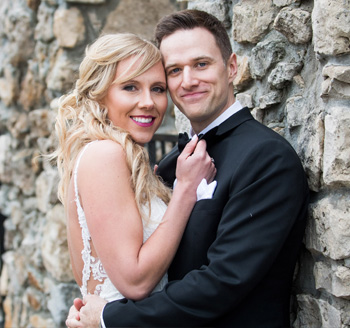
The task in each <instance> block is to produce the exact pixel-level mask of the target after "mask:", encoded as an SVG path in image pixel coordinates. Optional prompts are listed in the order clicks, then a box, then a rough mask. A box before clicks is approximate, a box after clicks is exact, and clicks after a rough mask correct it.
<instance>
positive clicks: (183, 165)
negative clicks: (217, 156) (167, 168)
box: [176, 136, 216, 189]
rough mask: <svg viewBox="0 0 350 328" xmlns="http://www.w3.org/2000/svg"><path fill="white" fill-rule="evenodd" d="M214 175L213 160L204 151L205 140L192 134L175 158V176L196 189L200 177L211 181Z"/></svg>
mask: <svg viewBox="0 0 350 328" xmlns="http://www.w3.org/2000/svg"><path fill="white" fill-rule="evenodd" d="M215 175H216V168H215V164H214V161H213V160H212V158H211V157H210V156H209V154H208V153H207V151H206V142H205V140H200V141H198V137H197V136H194V137H193V138H192V140H191V141H190V142H189V143H188V144H187V145H186V147H185V148H184V150H183V151H182V153H181V155H180V156H179V157H178V160H177V167H176V178H177V180H178V182H180V181H183V182H187V183H190V184H192V185H193V187H194V188H195V189H196V188H197V186H198V185H199V183H200V182H201V181H202V179H206V180H207V182H208V183H210V182H212V181H213V180H214V178H215Z"/></svg>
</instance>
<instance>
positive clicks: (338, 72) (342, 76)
mask: <svg viewBox="0 0 350 328" xmlns="http://www.w3.org/2000/svg"><path fill="white" fill-rule="evenodd" d="M322 75H323V76H324V77H326V78H330V79H332V80H333V79H335V80H338V81H340V82H344V83H350V65H349V66H344V65H326V66H325V67H324V68H323V70H322Z"/></svg>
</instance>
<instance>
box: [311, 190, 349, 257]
mask: <svg viewBox="0 0 350 328" xmlns="http://www.w3.org/2000/svg"><path fill="white" fill-rule="evenodd" d="M349 215H350V209H349V196H348V195H347V194H346V193H333V194H331V195H329V196H326V197H325V198H322V199H320V200H319V201H318V202H317V203H314V204H311V206H310V217H309V220H308V224H307V228H306V233H305V245H306V248H307V249H309V250H310V251H311V252H313V253H315V252H316V253H319V254H323V255H324V256H326V257H329V258H331V259H333V260H342V259H346V258H349V257H350V220H349Z"/></svg>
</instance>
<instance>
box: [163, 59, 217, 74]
mask: <svg viewBox="0 0 350 328" xmlns="http://www.w3.org/2000/svg"><path fill="white" fill-rule="evenodd" d="M202 60H204V61H208V62H210V63H212V62H214V61H215V58H213V57H211V56H206V55H203V56H198V57H194V58H192V59H191V63H192V64H194V63H197V62H200V61H202ZM178 66H182V65H181V64H178V63H170V64H168V65H166V66H164V68H165V70H169V69H171V68H173V67H178Z"/></svg>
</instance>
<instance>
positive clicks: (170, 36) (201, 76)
mask: <svg viewBox="0 0 350 328" xmlns="http://www.w3.org/2000/svg"><path fill="white" fill-rule="evenodd" d="M156 40H157V42H158V44H159V47H160V50H161V52H162V55H163V58H164V65H165V70H166V75H167V82H168V88H169V91H170V94H171V97H172V99H173V101H174V103H175V104H176V106H177V107H178V108H179V109H180V110H181V111H182V112H183V113H184V114H185V115H186V116H187V117H188V118H189V120H190V122H191V126H192V129H193V132H194V133H196V134H202V133H203V134H205V133H206V132H208V133H207V134H205V136H204V138H205V139H206V141H207V151H208V153H209V154H210V156H211V157H212V158H214V160H215V165H216V168H217V176H216V181H217V187H216V190H215V192H214V195H213V198H212V199H206V200H201V201H199V202H197V204H196V206H195V207H194V209H193V212H192V214H191V217H190V219H189V222H188V226H187V228H186V231H185V233H184V235H183V238H182V242H181V244H180V246H179V249H178V251H177V254H176V256H175V259H174V261H173V263H172V265H171V267H170V268H169V283H168V284H167V285H166V287H165V289H164V290H163V291H161V292H159V293H154V294H152V295H150V297H148V298H146V299H144V300H142V301H138V302H134V301H130V300H127V299H124V300H121V301H114V302H110V303H108V304H106V306H105V307H104V308H103V312H102V316H101V318H102V320H101V324H102V326H105V327H130V326H149V327H156V326H158V327H160V326H162V327H164V326H176V327H179V326H186V327H195V326H222V327H239V328H242V327H254V328H258V327H266V328H273V327H276V328H277V327H289V326H290V319H289V310H290V309H289V299H290V289H291V283H292V278H293V272H294V267H295V264H296V261H297V258H298V253H299V250H300V246H301V243H302V238H303V233H304V227H305V220H306V215H307V207H308V186H307V181H306V178H305V175H304V171H303V168H302V165H301V163H300V160H299V159H298V157H297V155H296V153H295V152H294V150H293V149H292V147H291V146H290V145H289V144H288V143H287V142H286V141H285V140H284V139H283V138H282V137H281V136H279V135H278V134H277V133H275V132H273V131H272V130H270V129H268V128H267V127H265V126H263V125H262V124H260V123H258V122H257V121H256V120H254V118H253V117H252V116H251V114H250V112H249V110H248V109H247V108H242V106H241V105H240V104H239V102H237V101H235V97H234V90H233V85H232V81H233V79H234V77H235V75H236V70H237V64H236V57H235V55H234V54H232V49H231V45H230V40H229V38H228V36H227V33H226V30H225V28H224V27H223V25H222V24H221V23H220V22H219V21H218V20H217V19H216V18H215V17H213V16H212V15H209V14H208V13H205V12H202V11H196V10H185V11H181V12H176V13H174V14H172V15H170V16H167V17H165V18H164V19H162V21H160V23H159V24H158V25H157V28H156ZM178 154H179V151H178V150H177V149H174V150H173V151H172V152H171V153H170V154H169V156H168V157H167V158H165V159H164V160H163V161H162V162H161V163H160V165H159V169H158V171H157V172H158V173H159V174H160V175H161V176H162V177H163V178H164V180H165V181H166V182H168V183H170V184H171V183H172V181H173V179H174V172H175V169H174V168H175V166H176V158H177V156H178ZM103 305H104V303H101V302H100V300H99V299H98V298H97V297H95V296H91V297H88V298H87V304H86V305H85V306H83V307H82V308H81V313H80V314H81V321H80V322H79V324H78V325H74V324H73V321H69V320H67V323H69V326H70V327H82V326H84V327H90V326H91V327H92V326H94V324H95V323H97V322H98V321H99V319H100V313H101V310H102V307H103ZM71 324H72V325H71Z"/></svg>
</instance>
